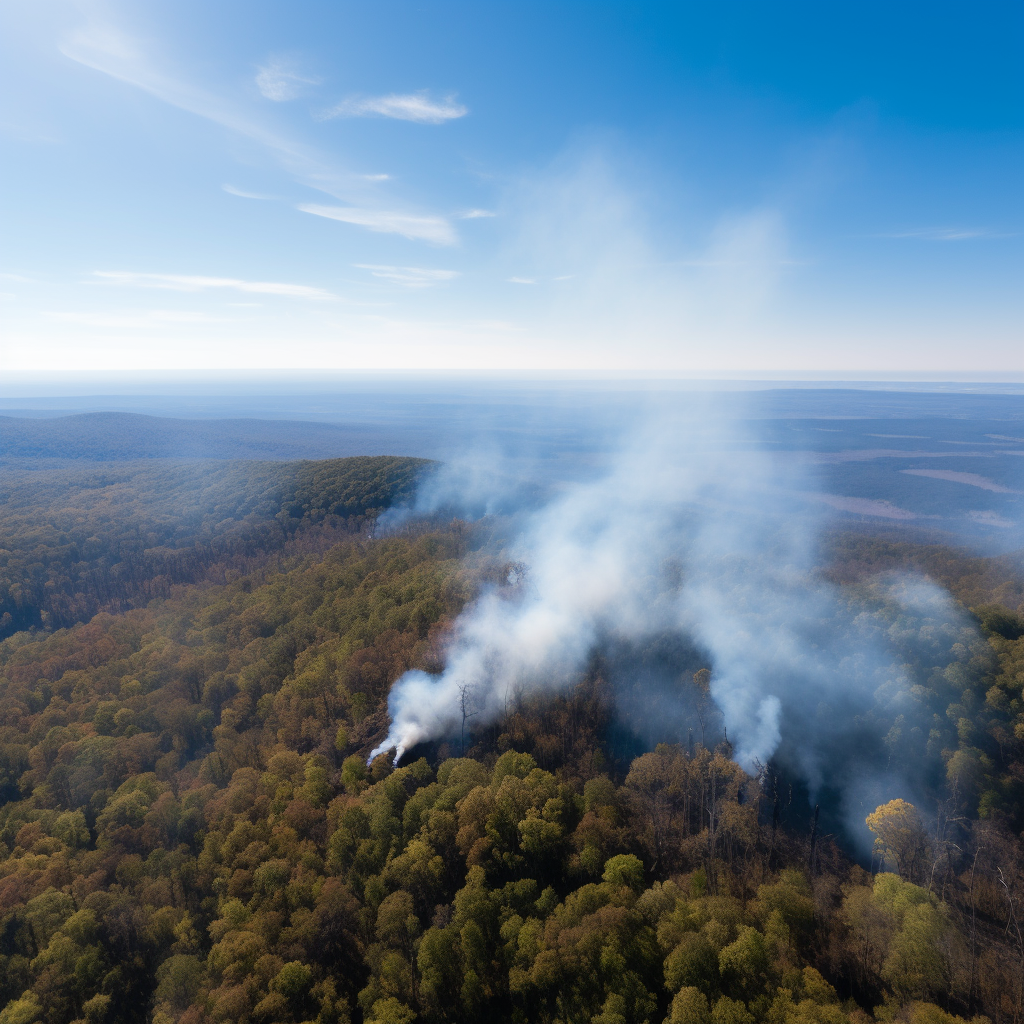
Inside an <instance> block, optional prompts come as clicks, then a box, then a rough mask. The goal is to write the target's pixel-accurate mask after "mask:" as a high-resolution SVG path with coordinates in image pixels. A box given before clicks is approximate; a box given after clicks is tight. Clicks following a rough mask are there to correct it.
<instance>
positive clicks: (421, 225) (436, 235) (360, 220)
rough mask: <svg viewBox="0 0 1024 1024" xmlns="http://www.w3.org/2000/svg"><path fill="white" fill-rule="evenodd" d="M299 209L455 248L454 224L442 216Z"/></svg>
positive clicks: (354, 209)
mask: <svg viewBox="0 0 1024 1024" xmlns="http://www.w3.org/2000/svg"><path fill="white" fill-rule="evenodd" d="M299 209H300V210H302V211H303V213H312V214H314V215H315V216H317V217H327V218H329V219H330V220H340V221H342V222H344V223H345V224H358V225H359V226H360V227H363V228H368V229H369V230H370V231H379V232H383V233H385V234H392V235H401V236H402V237H403V238H413V239H419V240H421V241H424V242H433V243H434V244H435V245H454V244H455V242H456V237H455V232H454V231H453V230H452V226H451V224H449V223H448V221H446V220H445V219H444V218H443V217H432V216H423V215H420V214H412V213H399V212H397V211H394V210H371V209H366V208H364V207H359V206H319V205H317V204H315V203H302V204H301V205H300V206H299Z"/></svg>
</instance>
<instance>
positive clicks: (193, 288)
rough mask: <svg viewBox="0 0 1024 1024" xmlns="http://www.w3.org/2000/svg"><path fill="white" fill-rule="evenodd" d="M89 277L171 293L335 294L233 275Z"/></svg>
mask: <svg viewBox="0 0 1024 1024" xmlns="http://www.w3.org/2000/svg"><path fill="white" fill-rule="evenodd" d="M93 277H98V278H99V279H100V280H101V281H106V282H109V283H110V284H116V285H123V286H129V287H133V288H160V289H163V290H165V291H173V292H202V291H209V290H210V289H217V288H227V289H231V290H233V291H239V292H251V293H254V294H258V295H283V296H286V297H287V298H292V299H334V298H337V296H335V295H333V294H332V293H331V292H329V291H326V290H325V289H323V288H313V287H311V286H310V285H305V284H286V283H283V282H280V281H243V280H242V279H240V278H234V277H202V276H198V275H190V274H143V273H137V272H135V271H130V270H94V271H93Z"/></svg>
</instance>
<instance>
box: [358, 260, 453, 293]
mask: <svg viewBox="0 0 1024 1024" xmlns="http://www.w3.org/2000/svg"><path fill="white" fill-rule="evenodd" d="M353 266H356V267H358V268H359V269H360V270H368V271H369V272H370V273H371V274H372V275H373V276H374V277H380V278H383V279H384V280H385V281H391V282H393V283H394V284H400V285H404V286H405V287H406V288H429V287H431V286H432V285H435V284H441V282H442V281H451V280H452V279H453V278H455V277H458V276H459V272H458V271H457V270H433V269H430V268H427V267H391V266H382V265H380V264H377V263H355V264H353Z"/></svg>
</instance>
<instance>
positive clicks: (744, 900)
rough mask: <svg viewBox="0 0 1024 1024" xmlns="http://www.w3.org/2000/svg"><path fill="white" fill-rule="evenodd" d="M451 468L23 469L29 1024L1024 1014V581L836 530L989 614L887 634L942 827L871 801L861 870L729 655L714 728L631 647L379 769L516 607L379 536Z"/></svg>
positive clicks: (7, 552) (9, 779)
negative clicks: (650, 693) (721, 722)
mask: <svg viewBox="0 0 1024 1024" xmlns="http://www.w3.org/2000/svg"><path fill="white" fill-rule="evenodd" d="M423 465H424V464H423V463H421V462H419V461H417V460H408V459H401V460H399V459H364V460H336V461H335V460H332V461H331V462H317V463H299V464H253V463H249V464H226V465H225V464H217V465H214V464H211V465H209V466H201V467H196V466H193V467H189V466H183V465H174V466H171V465H168V466H159V467H153V466H152V465H150V466H148V468H139V467H130V466H128V467H126V466H123V465H118V466H117V467H116V468H111V467H110V466H107V467H105V468H103V469H99V468H96V467H92V468H86V469H83V468H82V467H81V466H80V467H78V468H77V469H76V470H74V472H72V471H71V470H69V469H67V468H65V467H57V468H53V469H50V470H47V471H46V472H39V473H38V474H37V475H33V474H31V473H28V472H24V473H23V475H22V476H20V477H17V478H12V477H11V476H9V475H8V476H6V477H5V482H4V487H5V488H6V492H5V497H6V499H7V500H6V501H5V503H4V511H3V516H2V519H0V530H2V534H0V536H2V538H3V540H2V546H3V548H4V551H3V557H4V559H5V560H4V561H3V563H2V565H0V571H2V572H3V574H4V575H3V584H2V586H3V588H4V589H3V590H2V594H3V601H4V602H5V603H4V604H3V608H4V615H5V616H9V618H7V619H6V620H5V621H6V628H5V635H6V639H4V640H3V641H2V642H0V1007H2V1009H0V1024H34V1022H37V1021H38V1022H46V1024H58V1022H59V1024H63V1022H70V1021H88V1022H96V1024H99V1022H115V1021H118V1022H119V1021H143V1020H152V1021H154V1022H159V1024H170V1022H174V1021H184V1022H186V1024H207V1022H220V1021H243V1022H250V1021H251V1022H253V1024H275V1022H282V1024H287V1022H293V1024H299V1022H303V1021H317V1022H320V1024H335V1022H350V1021H351V1022H358V1021H366V1022H379V1024H412V1022H413V1021H424V1022H435V1021H436V1022H470V1021H478V1020H481V1019H490V1020H495V1021H508V1022H515V1024H520V1022H521V1024H527V1022H531V1024H533V1022H551V1024H555V1022H559V1024H562V1022H565V1024H569V1022H573V1024H575V1022H597V1024H643V1022H648V1024H661V1022H663V1021H668V1022H672V1024H755V1022H757V1024H761V1022H766V1024H811V1022H814V1024H847V1022H850V1024H867V1021H868V1020H869V1019H875V1020H878V1021H885V1022H889V1021H896V1020H900V1021H905V1022H908V1024H960V1022H961V1021H966V1020H970V1019H972V1018H976V1017H978V1016H979V1015H984V1016H985V1017H987V1018H988V1019H989V1020H990V1021H992V1022H993V1024H1003V1022H1019V1021H1021V1020H1022V1019H1024V988H1022V987H1024V843H1022V840H1021V833H1022V830H1024V700H1022V690H1024V618H1022V615H1024V591H1022V589H1021V578H1020V576H1019V575H1018V574H1017V572H1016V568H1015V565H1014V564H1013V563H1012V562H1011V561H1007V560H995V559H991V560H990V559H979V558H972V557H967V556H964V555H962V554H960V553H958V552H956V551H953V550H951V549H945V548H941V547H939V546H934V545H933V546H927V547H925V546H914V545H910V544H903V543H901V542H898V541H894V540H889V539H879V538H872V537H870V536H863V535H861V536H843V537H836V538H834V539H833V543H832V546H831V548H830V553H829V562H828V564H827V565H825V566H823V569H822V571H823V572H824V573H825V574H827V575H829V576H830V577H831V578H832V579H834V580H835V581H836V583H837V585H839V586H840V587H842V588H845V590H846V591H848V592H849V593H851V594H853V593H855V592H858V593H859V592H860V589H861V588H864V587H866V586H868V584H869V581H870V580H871V579H872V578H873V577H874V576H876V575H877V574H878V573H880V572H886V571H891V570H892V569H894V568H896V567H902V568H907V567H913V568H915V569H916V570H917V571H921V572H925V573H927V574H929V575H930V576H931V577H932V578H934V579H936V580H937V581H938V582H940V583H942V584H943V585H945V586H947V587H948V588H949V589H950V590H951V592H952V593H953V594H954V596H955V597H957V598H958V599H959V600H960V601H961V603H962V604H963V605H964V607H965V608H970V609H973V612H972V613H971V620H970V621H971V622H972V623H974V625H973V626H972V627H971V628H970V629H968V630H964V629H961V630H960V631H959V632H955V631H950V632H943V631H942V630H936V629H935V628H934V627H933V626H932V625H931V624H930V623H928V622H927V621H924V620H921V621H911V620H910V619H908V618H907V617H906V616H903V617H902V618H901V617H899V616H898V615H897V613H896V612H895V611H889V610H887V607H886V606H884V605H881V606H880V610H879V611H878V614H879V615H886V614H889V615H891V619H890V620H889V621H888V627H889V628H891V629H892V630H893V631H894V632H898V633H900V635H902V636H905V637H907V638H908V639H907V643H910V642H911V641H913V645H914V646H913V648H912V649H913V651H915V652H916V654H915V657H917V659H918V661H917V662H916V663H914V664H913V665H911V669H912V672H911V679H912V682H913V692H912V693H910V694H908V699H910V698H912V699H913V700H914V701H916V705H915V706H916V707H918V708H919V709H920V710H919V712H918V717H916V718H914V717H911V716H909V715H900V714H896V713H895V712H894V711H892V710H890V709H889V707H888V705H884V706H883V704H882V703H879V706H878V707H877V708H876V709H874V710H873V712H872V714H873V716H874V718H873V719H872V723H871V728H872V729H873V730H875V733H876V734H877V735H878V736H879V737H880V739H879V742H880V743H881V744H882V747H883V749H885V750H886V751H887V752H888V753H887V756H889V757H890V758H891V759H895V760H899V759H900V758H903V759H906V760H908V761H913V762H914V763H915V765H916V766H917V768H918V769H919V771H920V778H921V779H922V780H924V781H923V782H922V786H923V788H922V792H924V793H925V794H926V795H927V802H925V801H923V800H922V801H920V802H919V805H915V804H913V803H911V802H909V801H907V800H903V799H900V800H892V801H888V802H885V803H882V804H880V805H879V806H877V807H874V806H872V807H870V808H868V811H867V813H865V814H863V815H862V816H861V820H862V821H863V820H864V819H865V818H866V825H865V833H866V834H867V833H868V830H870V836H871V839H872V840H873V841H874V848H873V849H871V848H869V849H868V850H867V851H864V850H863V849H861V848H858V847H857V846H856V844H855V843H854V842H853V841H852V840H851V837H850V835H848V834H844V833H843V832H842V831H841V830H839V829H834V828H832V826H831V825H829V826H828V827H826V824H825V823H826V822H828V821H830V820H832V819H829V816H828V815H829V809H828V807H827V806H824V804H825V800H824V798H822V804H823V808H822V812H821V816H820V818H819V815H818V813H817V812H816V811H815V810H814V809H813V808H812V807H811V806H809V805H807V801H806V795H801V791H800V787H799V783H798V780H796V779H795V778H794V777H793V776H792V774H790V773H789V770H788V769H787V766H786V765H785V764H784V763H779V764H769V765H765V766H763V770H762V771H759V772H757V773H755V774H748V773H747V772H745V771H744V770H743V769H741V768H740V766H739V765H738V764H737V763H736V762H735V761H734V760H733V759H732V749H731V747H730V745H729V743H728V741H727V739H726V737H725V736H724V735H721V732H720V730H719V728H718V727H717V725H715V723H714V722H713V721H711V719H710V718H708V719H707V720H705V718H704V717H702V716H713V714H714V711H713V709H711V708H710V707H709V706H708V705H707V704H706V703H702V694H706V691H707V685H708V678H709V676H708V674H707V669H709V668H711V667H712V666H700V667H699V668H698V671H697V672H696V673H691V672H687V673H685V674H683V675H681V676H680V677H679V679H678V681H677V686H678V694H679V700H680V702H681V703H684V704H685V705H686V706H687V707H692V708H693V717H692V722H691V728H690V729H689V730H688V734H687V735H685V736H684V735H675V736H674V737H673V736H666V737H664V741H662V742H650V743H648V742H646V740H645V738H644V736H642V735H640V734H639V733H638V732H637V731H636V730H635V729H632V727H631V725H630V721H631V719H630V714H632V713H633V712H632V710H631V708H632V707H633V706H632V705H628V701H627V697H628V695H627V694H625V693H624V692H623V691H621V690H620V689H617V688H616V686H615V685H613V682H612V680H611V679H610V677H609V675H608V673H607V672H606V671H605V668H606V666H603V665H602V663H601V659H599V658H598V659H595V661H594V664H593V666H592V668H591V669H590V670H589V671H588V672H587V673H585V674H584V675H583V676H582V677H581V678H579V679H576V680H574V681H573V683H572V685H571V686H569V687H567V688H566V689H564V690H562V691H561V692H556V693H548V694H546V695H538V694H530V693H519V694H515V695H512V696H511V697H510V700H509V702H508V705H507V707H506V708H505V711H504V714H503V715H502V716H501V718H500V719H499V720H498V721H496V722H491V723H479V724H477V723H476V722H474V721H473V719H472V718H469V719H466V720H464V722H463V724H464V726H465V729H464V730H463V731H461V733H460V734H459V735H451V736H448V737H446V738H445V739H443V740H439V741H438V742H436V743H432V744H423V745H421V747H420V748H417V749H415V750H413V751H412V752H411V753H410V754H409V755H408V756H407V757H406V758H405V759H404V760H402V761H401V762H399V763H398V764H397V765H395V764H394V763H393V761H392V758H391V757H390V756H387V755H385V756H380V757H378V758H376V759H375V760H374V761H372V763H370V764H367V763H366V759H367V755H368V753H369V751H370V750H371V749H373V747H374V746H375V745H376V744H377V743H379V742H380V740H381V738H382V737H383V736H384V734H385V733H386V731H387V726H388V713H387V696H388V692H389V689H390V686H391V684H392V683H393V682H394V681H395V680H396V679H397V678H398V677H399V676H400V675H401V674H402V673H403V672H404V671H406V670H407V669H409V668H414V667H415V668H421V669H424V670H427V671H433V672H436V671H438V670H439V669H440V668H441V667H442V665H443V662H444V655H445V643H446V640H447V638H448V637H449V636H450V633H451V629H452V624H453V622H454V620H455V618H456V617H457V616H458V614H459V612H460V611H461V610H462V609H463V608H464V607H465V605H466V604H467V602H469V601H471V600H472V599H473V598H474V597H475V596H476V595H477V594H479V593H480V592H481V590H482V589H484V588H491V589H494V588H498V589H500V588H502V587H508V586H512V585H513V584H512V583H510V582H509V580H510V573H509V566H508V563H507V562H506V561H504V557H505V556H504V553H503V551H502V549H501V544H500V530H498V531H496V530H495V528H494V526H493V524H488V523H487V522H482V523H479V524H475V525H474V524H467V523H464V522H461V521H458V520H451V521H435V522H431V523H423V524H419V525H417V526H410V527H408V528H406V529H404V530H403V531H401V532H399V533H393V534H390V535H384V534H381V535H375V531H374V530H373V529H372V525H373V519H374V517H375V515H376V514H377V513H378V512H379V511H380V510H381V509H383V508H386V507H389V506H391V505H394V504H400V503H402V502H405V501H407V500H408V498H409V496H410V494H411V492H412V488H413V487H414V484H415V479H416V476H417V474H418V473H420V472H422V469H423ZM62 474H63V475H62ZM61 495H63V497H61ZM190 495H191V498H189V496H190ZM190 501H191V502H192V504H191V505H190V504H189V502H190ZM908 649H910V648H908ZM922 722H923V723H924V725H923V726H922V725H921V723H922ZM645 735H646V734H645ZM795 783H796V786H795V792H794V784H795Z"/></svg>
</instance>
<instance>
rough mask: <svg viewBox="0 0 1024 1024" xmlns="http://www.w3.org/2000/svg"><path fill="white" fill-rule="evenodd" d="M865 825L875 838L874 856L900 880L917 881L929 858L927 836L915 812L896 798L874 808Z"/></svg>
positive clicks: (904, 801) (919, 817)
mask: <svg viewBox="0 0 1024 1024" xmlns="http://www.w3.org/2000/svg"><path fill="white" fill-rule="evenodd" d="M864 821H865V824H866V825H867V827H868V828H869V829H871V831H872V832H873V833H874V834H875V852H876V853H878V854H879V855H880V856H881V857H882V858H884V859H885V860H887V861H889V862H890V863H892V864H893V865H894V866H895V868H896V871H897V872H898V873H899V876H900V878H902V879H904V880H905V881H914V879H915V878H918V877H920V874H921V871H922V869H923V868H924V864H925V862H926V860H927V857H928V833H927V831H926V830H925V827H924V823H923V822H922V821H921V815H920V814H918V813H917V808H916V807H915V806H914V805H913V804H912V803H909V802H908V801H906V800H902V799H899V798H897V799H896V800H890V801H889V802H888V803H887V804H882V805H881V806H880V807H876V808H875V810H874V811H872V812H871V814H869V815H868V816H867V818H865V819H864Z"/></svg>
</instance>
